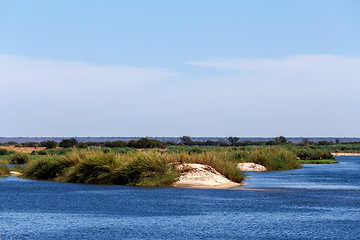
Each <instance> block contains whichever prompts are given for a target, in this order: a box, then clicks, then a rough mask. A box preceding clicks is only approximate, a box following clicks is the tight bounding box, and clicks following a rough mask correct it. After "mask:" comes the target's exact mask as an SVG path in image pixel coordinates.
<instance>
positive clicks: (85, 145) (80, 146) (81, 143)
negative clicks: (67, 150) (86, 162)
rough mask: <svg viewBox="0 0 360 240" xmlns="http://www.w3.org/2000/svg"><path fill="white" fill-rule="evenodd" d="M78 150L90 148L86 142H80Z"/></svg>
mask: <svg viewBox="0 0 360 240" xmlns="http://www.w3.org/2000/svg"><path fill="white" fill-rule="evenodd" d="M77 147H78V148H87V147H89V146H88V145H87V144H86V143H84V142H79V143H78V145H77Z"/></svg>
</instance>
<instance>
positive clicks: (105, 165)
mask: <svg viewBox="0 0 360 240" xmlns="http://www.w3.org/2000/svg"><path fill="white" fill-rule="evenodd" d="M194 149H195V148H194ZM194 149H189V148H188V147H185V148H184V149H181V148H179V149H177V151H175V149H169V150H166V151H160V150H154V149H149V150H138V151H126V152H123V153H117V152H116V151H107V152H104V151H103V150H102V149H100V148H99V149H95V148H93V149H88V150H74V151H70V152H67V153H65V154H63V155H46V156H43V157H41V158H39V159H37V160H34V161H32V162H31V163H30V165H29V166H28V167H26V168H25V176H26V177H28V178H34V179H40V180H55V181H67V182H76V183H96V184H126V185H141V186H164V185H171V184H172V183H173V182H174V181H176V179H177V178H178V177H179V176H180V174H181V170H179V168H177V167H176V166H177V164H179V163H199V164H205V165H209V166H211V167H213V168H215V169H216V170H217V171H218V172H220V173H221V174H223V175H224V176H225V177H227V178H228V179H230V180H232V181H235V182H242V181H243V180H244V178H245V175H244V174H243V173H242V172H240V171H239V170H238V169H237V167H236V166H237V164H238V163H239V162H255V163H259V164H262V165H264V166H265V167H266V168H267V169H268V170H286V169H294V168H299V167H300V164H299V163H298V162H297V160H296V155H295V154H294V153H293V152H292V151H290V150H288V149H286V148H282V147H276V148H270V147H266V148H256V149H255V148H254V149H250V148H248V149H245V148H236V147H235V148H208V149H206V150H204V151H197V150H196V151H194Z"/></svg>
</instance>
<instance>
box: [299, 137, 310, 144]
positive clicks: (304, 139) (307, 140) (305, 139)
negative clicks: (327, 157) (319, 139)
mask: <svg viewBox="0 0 360 240" xmlns="http://www.w3.org/2000/svg"><path fill="white" fill-rule="evenodd" d="M301 142H302V143H304V144H306V145H307V144H309V142H310V141H309V139H308V138H303V139H302V140H301Z"/></svg>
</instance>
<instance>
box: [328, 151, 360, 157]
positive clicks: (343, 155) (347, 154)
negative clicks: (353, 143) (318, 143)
mask: <svg viewBox="0 0 360 240" xmlns="http://www.w3.org/2000/svg"><path fill="white" fill-rule="evenodd" d="M331 154H332V155H333V156H335V157H346V156H348V157H351V156H360V153H342V152H334V153H331Z"/></svg>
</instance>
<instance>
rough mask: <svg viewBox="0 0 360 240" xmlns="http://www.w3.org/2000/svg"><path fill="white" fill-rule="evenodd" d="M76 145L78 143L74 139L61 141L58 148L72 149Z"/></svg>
mask: <svg viewBox="0 0 360 240" xmlns="http://www.w3.org/2000/svg"><path fill="white" fill-rule="evenodd" d="M77 144H78V141H77V140H76V139H75V138H69V139H63V140H61V142H60V143H59V147H62V148H72V147H75V146H76V145H77Z"/></svg>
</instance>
